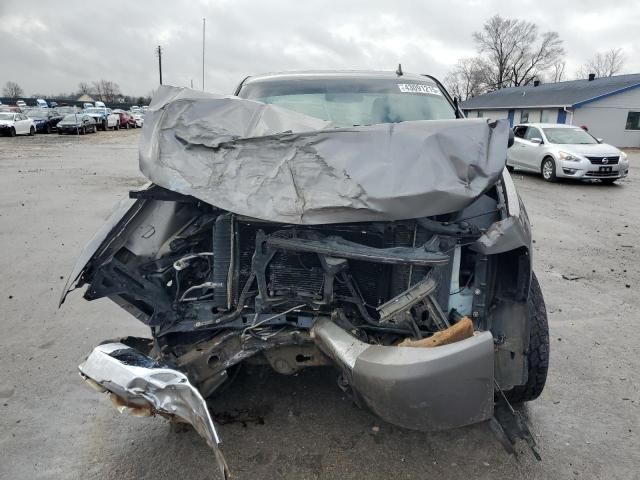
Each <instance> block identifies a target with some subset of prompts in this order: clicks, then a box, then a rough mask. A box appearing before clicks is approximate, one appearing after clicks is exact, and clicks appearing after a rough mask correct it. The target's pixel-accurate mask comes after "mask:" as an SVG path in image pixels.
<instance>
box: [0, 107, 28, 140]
mask: <svg viewBox="0 0 640 480" xmlns="http://www.w3.org/2000/svg"><path fill="white" fill-rule="evenodd" d="M0 133H1V134H3V135H8V136H10V137H15V136H16V135H35V133H36V125H35V123H34V122H33V120H32V119H30V118H29V117H27V116H26V115H25V114H24V113H16V112H0Z"/></svg>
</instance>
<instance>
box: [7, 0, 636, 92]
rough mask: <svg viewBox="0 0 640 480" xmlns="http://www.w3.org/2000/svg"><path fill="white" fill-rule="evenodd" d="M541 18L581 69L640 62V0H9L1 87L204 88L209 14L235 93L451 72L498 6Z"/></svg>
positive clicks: (510, 13) (211, 59) (215, 46)
mask: <svg viewBox="0 0 640 480" xmlns="http://www.w3.org/2000/svg"><path fill="white" fill-rule="evenodd" d="M495 13H500V14H501V15H503V16H506V17H514V18H522V19H527V20H531V21H534V22H536V23H537V24H538V25H539V26H540V28H541V29H542V30H556V31H558V32H559V33H560V35H561V37H562V38H563V40H564V42H565V48H566V50H567V63H568V72H569V73H570V74H571V73H572V72H573V71H575V70H576V69H577V68H578V67H579V66H580V65H581V64H582V63H583V62H585V61H586V60H587V59H588V58H589V57H590V56H591V55H593V53H594V52H595V51H597V50H606V49H609V48H617V47H621V48H623V49H624V52H625V55H626V58H627V63H626V68H625V70H626V71H627V72H638V71H640V44H639V42H638V40H637V37H636V35H635V32H636V31H637V26H638V25H639V24H640V3H638V2H637V1H624V2H623V1H620V2H615V3H614V2H610V3H609V4H604V3H602V2H601V1H596V0H579V1H568V0H565V1H562V2H559V1H557V0H552V1H550V0H535V1H531V0H521V1H519V2H511V1H505V0H452V1H449V2H389V1H388V0H368V1H349V2H347V1H344V0H341V1H338V0H329V1H322V2H301V1H292V0H289V1H285V0H272V1H269V2H258V1H255V0H254V1H249V0H237V1H230V0H227V1H224V0H221V1H205V0H201V1H193V2H188V3H186V2H169V1H154V2H135V1H131V0H127V1H121V0H111V1H110V2H108V3H107V4H104V5H103V6H102V7H101V8H96V7H95V6H94V5H93V4H90V3H87V2H86V1H75V0H74V1H64V2H59V1H49V0H42V1H32V2H25V1H24V0H15V1H14V0H2V2H1V3H0V38H2V45H3V46H2V48H1V49H0V86H1V85H4V83H5V82H6V81H8V80H13V81H17V82H18V83H19V84H20V85H22V87H23V88H24V89H25V91H26V93H27V94H28V95H30V94H33V93H45V94H56V93H59V92H69V91H73V90H75V89H76V88H77V85H78V82H80V81H93V80H99V79H102V78H103V79H107V80H113V81H115V82H117V83H118V84H119V85H120V87H121V88H122V90H123V92H124V93H128V94H131V95H143V94H146V93H148V92H150V91H151V90H152V89H153V88H155V86H156V85H157V82H158V73H157V59H156V57H155V56H154V48H155V46H156V45H158V44H161V45H162V46H163V49H164V56H163V74H164V81H165V83H169V84H174V85H189V83H190V81H191V80H193V82H194V87H196V88H200V86H201V65H202V64H201V62H202V58H201V25H202V18H203V17H206V19H207V43H206V48H207V56H206V58H207V61H206V87H207V90H212V91H218V92H224V93H229V92H231V91H233V88H234V86H235V85H236V84H237V83H238V82H239V81H240V80H241V79H242V78H244V77H245V76H247V75H250V74H253V73H263V72H268V71H283V70H300V69H336V68H342V69H384V70H389V69H394V68H395V66H396V65H397V63H399V62H401V63H402V64H403V66H404V69H405V70H406V71H412V72H419V73H431V74H434V75H436V76H438V77H444V76H445V75H446V73H447V72H448V71H449V70H450V68H451V66H452V65H453V64H454V63H455V62H456V60H457V59H458V58H460V57H462V56H470V55H473V53H474V46H473V41H472V38H471V33H472V32H473V31H476V30H479V29H480V28H481V25H482V23H483V21H484V20H485V19H486V18H488V17H489V16H491V15H493V14H495Z"/></svg>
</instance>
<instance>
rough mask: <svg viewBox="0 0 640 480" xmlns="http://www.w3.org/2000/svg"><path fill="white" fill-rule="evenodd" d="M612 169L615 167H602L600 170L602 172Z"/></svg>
mask: <svg viewBox="0 0 640 480" xmlns="http://www.w3.org/2000/svg"><path fill="white" fill-rule="evenodd" d="M612 170H613V167H600V168H599V170H598V171H599V172H601V173H608V172H611V171H612Z"/></svg>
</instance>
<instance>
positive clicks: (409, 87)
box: [398, 83, 442, 95]
mask: <svg viewBox="0 0 640 480" xmlns="http://www.w3.org/2000/svg"><path fill="white" fill-rule="evenodd" d="M398 88H399V89H400V91H401V92H402V93H429V94H431V95H442V92H441V91H440V89H439V88H438V87H436V86H435V85H426V84H424V83H398Z"/></svg>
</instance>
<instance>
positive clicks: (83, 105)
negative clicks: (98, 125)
mask: <svg viewBox="0 0 640 480" xmlns="http://www.w3.org/2000/svg"><path fill="white" fill-rule="evenodd" d="M91 107H93V103H89V102H85V103H83V104H82V108H91Z"/></svg>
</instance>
